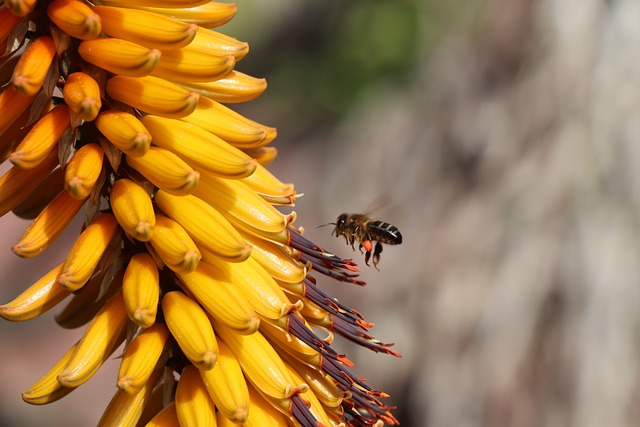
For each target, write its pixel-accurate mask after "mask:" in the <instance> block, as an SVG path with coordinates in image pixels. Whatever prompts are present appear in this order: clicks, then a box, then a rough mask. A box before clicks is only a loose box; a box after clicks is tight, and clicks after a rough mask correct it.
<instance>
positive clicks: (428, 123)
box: [0, 0, 640, 427]
mask: <svg viewBox="0 0 640 427" xmlns="http://www.w3.org/2000/svg"><path fill="white" fill-rule="evenodd" d="M239 9H240V10H239V13H238V15H237V17H236V18H235V19H234V21H232V23H230V24H228V25H227V26H226V28H228V29H224V30H223V31H225V32H227V33H229V34H231V35H234V36H236V37H237V38H239V39H241V40H246V41H248V42H249V44H250V46H251V52H250V53H249V55H248V56H247V58H246V59H244V60H243V61H242V62H241V63H240V64H239V66H238V69H240V70H241V71H244V72H247V73H249V74H252V75H255V76H258V77H266V78H267V79H268V81H269V89H268V90H267V92H266V93H265V94H264V95H263V96H262V97H261V98H259V99H258V100H256V101H252V102H251V103H249V104H247V105H238V106H237V108H238V110H240V111H242V112H243V113H245V114H247V115H248V116H250V117H252V118H254V119H255V120H257V121H260V122H264V123H267V124H271V125H275V126H277V127H278V129H279V137H278V139H277V140H276V142H275V146H276V147H278V149H279V150H280V155H279V157H278V159H277V160H276V161H275V162H274V164H273V165H272V167H271V169H272V170H274V171H275V173H276V175H277V176H279V177H280V178H282V179H283V180H285V181H291V182H294V183H295V184H296V187H297V189H298V191H299V192H302V193H304V194H305V195H304V197H302V198H300V199H299V200H298V203H297V205H296V207H295V210H296V211H297V213H298V216H299V219H298V222H297V225H299V226H304V227H305V229H306V234H307V235H308V236H309V237H310V238H312V239H313V240H314V241H316V242H317V243H319V244H320V245H322V246H324V247H326V248H327V249H330V250H332V251H334V252H336V253H337V254H338V255H340V256H343V257H354V258H355V259H356V260H357V261H359V263H360V265H361V270H362V275H361V277H362V279H363V280H365V281H367V283H368V284H367V286H366V287H364V288H360V287H357V286H353V285H347V284H337V285H336V284H334V283H332V282H331V281H330V280H328V279H327V280H324V279H321V281H320V283H321V284H322V286H324V287H325V288H326V289H328V290H329V291H330V292H331V293H332V294H334V295H336V296H337V297H338V298H340V300H341V301H343V302H346V303H347V304H349V305H351V306H353V307H354V308H356V309H358V310H359V311H361V312H362V313H363V314H364V315H365V317H366V318H367V320H369V321H372V322H374V323H375V324H376V326H375V327H374V329H373V332H374V335H376V337H377V338H379V339H381V340H382V341H384V342H395V343H396V346H395V347H394V348H395V349H396V350H398V351H400V352H401V353H402V354H403V358H402V359H395V358H393V357H391V356H388V355H379V354H378V355H376V354H374V353H372V352H370V351H368V350H361V349H358V348H354V347H352V346H350V345H348V344H346V343H345V342H344V340H342V339H340V338H337V339H336V344H335V345H336V346H337V348H338V349H339V350H340V351H344V352H347V353H348V354H349V355H350V357H351V359H352V360H353V361H354V362H355V363H356V368H355V372H356V373H357V374H359V375H362V376H366V377H367V379H368V381H369V383H370V384H371V385H372V386H373V387H374V388H377V389H382V390H385V391H387V392H388V393H390V394H391V398H390V399H387V400H388V401H389V403H390V404H393V405H396V406H398V410H397V412H396V415H397V416H398V418H399V419H400V421H401V422H402V425H403V426H405V427H423V426H424V427H476V426H478V427H479V426H486V427H489V426H491V427H534V426H536V427H537V426H545V427H546V426H549V427H555V426H563V427H564V426H571V427H573V426H575V427H590V426H616V427H625V426H637V425H640V411H639V410H638V408H639V407H640V406H638V402H640V382H639V381H638V379H639V378H640V372H638V370H639V368H640V345H639V344H638V342H636V340H637V339H638V338H639V335H640V307H639V304H640V239H639V232H640V221H639V220H638V211H639V208H640V200H639V196H640V172H639V171H640V78H639V77H638V76H639V75H640V3H639V2H637V1H634V0H608V1H606V0H538V1H534V0H510V1H509V0H484V1H480V0H475V1H474V0H448V1H436V0H396V1H393V2H390V1H365V0H353V1H350V2H339V1H335V0H334V1H319V0H305V1H293V0H271V1H266V0H260V1H258V0H252V1H246V2H241V3H240V4H239ZM381 201H382V202H383V203H381ZM376 205H382V206H376ZM372 208H377V209H375V210H374V213H373V216H375V217H376V218H378V219H382V220H385V221H388V222H390V223H392V224H394V225H396V226H397V227H398V228H399V229H400V231H401V232H402V233H403V235H404V243H403V244H402V245H401V246H386V247H385V250H384V252H383V254H382V259H381V263H380V268H381V271H380V272H377V271H376V270H374V269H372V268H367V267H366V266H364V263H363V262H362V261H363V258H362V255H360V254H359V253H358V252H355V253H353V252H352V251H351V248H349V247H348V246H346V245H345V244H344V241H343V240H336V239H335V238H333V237H331V236H330V228H329V227H327V228H320V229H316V228H315V227H316V226H317V225H320V224H323V223H326V222H329V221H334V220H335V218H336V217H337V215H339V214H340V213H342V212H367V211H368V210H370V209H372ZM0 224H1V227H2V239H3V240H6V242H5V245H4V246H3V247H4V248H5V249H3V250H1V251H0V257H1V258H0V263H1V266H2V268H1V269H0V280H1V282H2V286H1V287H0V299H1V300H2V301H3V302H4V301H8V300H9V299H11V298H13V297H14V296H15V295H17V293H18V292H19V290H20V289H23V288H24V287H25V286H26V285H27V284H29V283H31V281H33V280H35V279H36V278H38V277H39V276H40V275H42V272H43V271H48V270H46V268H47V267H48V268H51V267H52V266H53V265H55V263H56V262H58V259H57V258H56V257H55V256H53V255H55V253H54V252H52V254H53V255H52V257H53V258H51V259H50V260H47V259H43V260H41V261H34V260H27V261H24V260H17V259H16V257H15V256H13V255H12V254H11V253H10V250H9V248H10V246H11V244H13V243H14V242H15V241H17V239H18V238H19V236H20V234H21V233H22V230H23V229H24V228H25V227H26V223H24V222H18V221H17V220H14V219H12V218H8V217H7V218H3V219H2V222H1V223H0ZM74 235H75V232H74V233H69V234H68V236H69V237H71V236H74ZM61 247H62V246H61ZM61 250H62V249H61ZM49 251H54V250H53V249H50V250H49ZM49 251H48V252H49ZM54 258H56V259H54ZM38 262H40V263H41V265H40V267H39V268H35V267H34V266H35V265H36V264H37V263H38ZM45 264H46V265H45ZM52 311H54V312H55V311H56V310H52ZM52 316H53V315H52V314H51V315H47V316H43V319H36V320H33V321H30V322H28V323H26V324H24V325H22V324H19V325H15V324H8V323H6V322H0V334H2V335H1V336H2V343H3V362H4V363H2V364H1V365H0V376H1V377H2V379H3V380H2V382H1V385H0V412H1V415H0V424H2V425H21V426H24V425H42V424H43V423H44V424H46V425H50V426H62V425H72V424H73V425H92V424H95V422H96V420H97V419H98V418H99V412H100V410H101V409H102V408H103V407H104V406H106V404H107V402H108V401H109V399H110V397H111V394H112V391H113V390H114V388H111V387H105V386H104V384H105V383H106V384H107V385H108V384H114V383H115V371H116V370H117V366H116V364H115V363H111V364H109V366H107V367H105V368H103V370H102V371H101V372H100V373H99V374H98V377H97V378H94V379H92V380H91V381H90V382H89V383H88V384H86V385H84V386H83V387H82V388H81V390H82V391H76V392H74V393H72V394H71V395H69V396H68V397H66V398H65V399H63V400H62V401H60V402H58V403H55V404H53V405H51V406H48V407H43V408H34V407H29V406H28V405H26V404H23V403H22V402H21V400H20V391H22V390H24V389H25V388H26V387H28V386H29V385H30V384H31V383H33V382H34V381H35V380H36V379H37V378H39V375H40V374H41V373H43V372H45V371H46V370H47V369H48V368H49V367H50V366H51V364H52V363H53V362H54V361H55V360H57V358H58V357H59V355H60V354H62V353H63V352H64V351H65V350H66V349H67V348H68V347H69V346H70V345H71V344H73V343H74V342H75V340H76V339H77V338H78V336H79V335H80V334H81V331H71V332H70V331H61V330H60V329H59V328H57V327H56V325H55V323H54V322H53V320H52ZM61 414H62V415H61ZM62 416H64V418H62ZM43 420H45V421H43Z"/></svg>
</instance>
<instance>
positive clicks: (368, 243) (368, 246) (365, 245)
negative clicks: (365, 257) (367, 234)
mask: <svg viewBox="0 0 640 427" xmlns="http://www.w3.org/2000/svg"><path fill="white" fill-rule="evenodd" d="M362 248H364V250H365V251H367V252H371V250H372V249H373V245H372V244H371V240H369V239H368V238H367V240H365V241H363V242H362V243H360V247H359V248H358V249H360V253H362Z"/></svg>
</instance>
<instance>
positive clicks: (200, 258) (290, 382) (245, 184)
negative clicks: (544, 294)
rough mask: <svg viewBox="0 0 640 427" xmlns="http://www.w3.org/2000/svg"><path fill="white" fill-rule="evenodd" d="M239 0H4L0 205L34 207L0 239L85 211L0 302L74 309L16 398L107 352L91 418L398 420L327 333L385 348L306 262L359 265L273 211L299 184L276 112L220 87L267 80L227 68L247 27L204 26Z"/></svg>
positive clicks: (32, 248)
mask: <svg viewBox="0 0 640 427" xmlns="http://www.w3.org/2000/svg"><path fill="white" fill-rule="evenodd" d="M235 12H236V7H235V5H233V4H223V3H216V2H211V1H208V0H133V1H124V0H99V1H97V2H95V1H94V2H85V1H83V0H53V1H47V2H38V1H37V0H28V1H27V0H12V1H10V2H4V4H0V22H2V23H4V24H6V25H0V43H1V44H2V45H3V46H6V47H7V53H6V54H5V55H4V56H2V57H1V58H0V68H2V70H4V71H11V72H5V73H2V75H0V162H10V163H11V164H10V165H8V166H11V167H9V168H6V169H5V170H7V172H6V173H4V175H2V176H0V216H2V215H4V214H6V213H8V212H9V211H12V212H13V213H14V214H16V215H18V216H20V217H21V218H25V219H31V220H33V222H32V223H31V224H30V225H29V226H28V227H26V229H25V231H24V234H23V235H22V237H21V238H20V240H19V241H18V242H16V243H15V245H14V246H13V247H12V250H13V252H14V253H15V254H16V255H18V256H20V257H24V258H30V257H35V256H38V255H39V254H41V253H42V252H44V251H45V250H47V248H48V247H49V246H50V245H51V244H52V243H53V242H54V241H55V240H56V239H57V238H58V236H60V234H61V233H62V232H63V231H64V229H65V228H67V227H68V226H69V224H70V223H71V221H72V219H73V218H74V217H75V216H76V215H83V217H84V218H85V224H84V226H83V227H82V229H81V230H77V231H78V236H77V239H76V241H75V242H74V243H73V244H71V245H69V248H68V252H67V253H66V254H64V253H63V255H62V256H61V257H60V259H59V260H58V263H59V265H58V266H57V267H55V268H53V269H52V270H50V271H49V272H47V273H44V274H43V275H42V278H41V279H39V280H37V281H36V282H35V283H33V284H32V285H30V286H25V290H24V292H22V293H21V294H20V295H17V296H16V298H15V299H14V300H13V301H10V302H7V303H5V304H3V305H0V316H1V317H3V318H5V319H6V320H9V321H12V322H17V321H26V320H29V319H32V318H34V317H37V316H39V315H40V314H41V313H44V312H46V311H47V310H50V309H52V308H55V307H56V306H57V305H59V304H61V303H62V302H63V301H64V300H67V299H68V301H67V302H66V303H65V305H64V307H63V308H62V309H61V310H60V311H59V313H58V314H57V316H56V317H55V319H56V322H57V323H58V324H59V325H60V326H62V327H63V328H78V327H84V334H83V335H82V338H81V339H80V340H79V341H78V342H77V343H76V344H75V345H74V346H73V347H72V348H71V349H69V350H68V351H67V352H66V353H65V354H62V355H58V359H57V362H56V361H55V360H52V363H54V364H53V367H52V368H51V370H49V371H48V372H46V373H42V374H43V375H35V376H36V378H34V380H37V381H36V382H35V383H34V384H33V385H31V386H30V387H25V388H26V390H25V392H24V393H23V396H22V397H23V400H24V401H25V402H27V403H30V404H35V405H42V404H46V403H50V402H53V401H56V400H58V399H60V398H62V397H64V396H65V395H67V394H68V393H69V392H71V391H73V390H74V389H75V388H77V387H79V386H80V385H81V384H83V383H84V382H86V381H87V380H89V379H90V378H91V377H92V376H93V375H94V374H95V373H96V371H97V370H98V369H100V367H101V366H102V364H103V363H107V361H109V360H111V361H116V360H117V361H118V363H119V364H120V369H119V373H118V378H114V381H113V390H114V396H113V399H112V401H111V403H110V404H109V405H108V407H107V408H105V411H104V413H103V415H102V418H101V419H100V425H145V424H147V423H148V424H147V425H177V424H179V425H182V426H186V425H191V424H196V423H198V424H200V423H207V425H216V424H217V425H239V424H243V425H246V426H287V425H296V426H297V425H301V426H304V427H311V426H325V427H335V426H351V427H366V426H377V427H380V426H381V425H383V424H384V423H387V424H392V425H393V424H397V420H396V419H395V418H394V416H393V415H392V413H391V410H392V409H393V408H391V407H389V406H385V405H384V404H383V403H382V401H381V399H382V398H384V397H387V395H386V394H385V393H384V392H382V391H378V390H375V389H373V388H371V387H370V386H368V385H367V384H366V383H365V382H364V380H363V379H362V378H360V377H358V376H356V375H355V374H354V373H352V370H353V368H354V366H353V363H352V362H351V361H350V360H349V359H348V358H347V357H346V356H345V355H343V354H339V353H337V352H336V351H335V350H334V349H333V348H332V347H331V345H330V343H331V342H332V340H333V337H334V334H338V335H341V336H343V337H345V338H347V339H349V340H351V341H353V342H355V343H357V344H359V345H362V346H364V347H367V348H369V349H371V350H373V351H375V352H382V353H387V354H390V355H393V356H399V354H398V353H396V352H395V351H393V350H391V348H390V347H391V344H385V343H383V342H380V341H378V340H376V339H375V338H373V337H372V336H371V335H370V334H369V329H370V328H371V327H372V324H371V323H370V322H367V321H365V320H364V318H363V316H362V315H361V314H360V313H359V312H357V311H356V310H353V309H351V308H349V307H347V306H346V305H344V304H342V303H340V302H339V301H338V300H337V299H335V298H333V297H331V296H330V295H328V294H327V293H326V292H325V291H323V290H322V287H321V286H320V283H319V281H317V279H318V278H319V277H318V276H320V275H324V276H326V277H328V278H330V279H335V280H338V281H342V282H348V283H353V284H357V285H364V282H362V281H360V280H358V269H357V266H356V264H355V263H354V262H353V261H351V260H344V259H341V258H338V257H336V256H334V255H332V254H331V253H329V252H327V251H326V250H324V249H322V248H321V247H319V246H318V245H316V244H314V243H313V242H311V241H309V240H307V239H306V238H305V237H304V236H303V235H302V229H299V228H296V227H294V226H293V225H292V224H293V223H294V222H295V221H296V214H295V212H288V213H282V212H281V211H280V210H279V209H287V207H290V206H293V205H294V202H295V201H296V197H297V196H296V192H295V189H294V186H293V185H292V184H288V183H283V182H281V181H280V180H278V178H276V177H275V176H274V175H273V174H272V173H271V172H269V171H268V170H267V168H266V167H267V166H268V165H269V163H270V162H271V161H272V160H273V158H274V157H275V156H276V154H277V151H276V149H275V148H273V147H270V146H268V145H269V144H270V143H271V142H272V141H273V139H274V138H275V136H276V130H275V129H274V128H272V127H269V126H266V125H263V124H260V123H258V122H256V121H253V120H251V119H249V118H246V117H243V116H242V115H240V114H239V113H237V112H235V111H234V110H233V109H231V108H229V107H228V106H227V105H225V104H233V103H236V102H243V101H247V100H250V99H253V98H255V97H257V96H259V95H260V94H261V93H262V92H263V91H264V89H265V88H266V82H265V80H264V79H259V78H255V77H252V76H249V75H246V74H243V73H241V72H240V71H237V70H235V68H236V66H237V63H238V62H239V61H241V60H242V58H243V57H244V56H245V55H246V54H247V53H248V45H247V43H244V42H241V41H238V40H236V39H233V38H231V37H229V36H226V35H224V34H222V33H219V32H217V31H214V30H212V29H211V27H216V26H219V25H222V24H224V23H226V22H228V21H229V20H230V19H231V18H233V16H234V15H235ZM20 28H28V29H29V31H18V30H16V31H14V29H20ZM12 49H13V50H12ZM276 206H278V207H279V208H278V209H276ZM281 206H284V208H281ZM81 211H82V212H81ZM311 271H313V272H314V273H317V274H314V276H312V275H311V274H310V272H311ZM319 333H321V334H322V337H321V336H319V335H318V334H319ZM122 343H125V345H124V348H123V349H121V350H120V351H118V348H119V347H120V346H121V345H122ZM114 354H122V355H123V357H122V358H119V359H118V358H114V357H113V356H112V355H114ZM176 382H177V384H176Z"/></svg>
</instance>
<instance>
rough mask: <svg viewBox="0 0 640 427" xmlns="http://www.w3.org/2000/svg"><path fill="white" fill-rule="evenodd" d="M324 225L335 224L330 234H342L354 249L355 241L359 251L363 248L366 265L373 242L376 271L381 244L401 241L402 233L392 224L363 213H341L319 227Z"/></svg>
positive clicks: (395, 243)
mask: <svg viewBox="0 0 640 427" xmlns="http://www.w3.org/2000/svg"><path fill="white" fill-rule="evenodd" d="M325 225H335V228H334V229H333V231H332V232H331V235H333V234H335V235H336V237H340V236H344V239H345V240H346V241H347V244H349V245H351V248H353V250H354V251H355V250H356V249H355V247H354V243H355V242H356V241H357V242H358V249H359V250H360V253H362V249H364V250H365V256H364V263H365V264H366V265H369V259H370V258H371V251H372V249H373V242H375V243H376V245H375V250H373V266H374V267H375V268H376V270H378V271H380V269H379V268H378V263H379V262H380V254H381V253H382V244H383V243H385V244H387V245H399V244H401V243H402V234H400V231H399V230H398V229H397V228H396V227H395V226H394V225H391V224H389V223H388V222H383V221H378V220H374V219H371V218H369V217H368V216H367V215H364V214H346V213H343V214H342V215H340V216H339V217H338V219H337V220H336V222H329V223H327V224H323V225H321V226H319V227H324V226H325Z"/></svg>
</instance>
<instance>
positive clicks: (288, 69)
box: [225, 0, 446, 122]
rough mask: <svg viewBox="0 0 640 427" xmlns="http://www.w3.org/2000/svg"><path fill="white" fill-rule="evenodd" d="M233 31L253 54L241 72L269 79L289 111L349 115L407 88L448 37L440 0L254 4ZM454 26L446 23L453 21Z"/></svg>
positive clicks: (242, 9)
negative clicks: (365, 99) (364, 101)
mask: <svg viewBox="0 0 640 427" xmlns="http://www.w3.org/2000/svg"><path fill="white" fill-rule="evenodd" d="M238 6H239V12H238V14H237V16H236V17H235V18H234V20H233V21H232V22H231V23H230V24H228V25H227V26H226V27H225V31H226V32H228V33H229V34H232V35H234V36H235V37H237V38H239V39H241V40H246V41H248V42H249V44H250V46H251V52H250V54H249V55H248V56H247V58H246V59H244V60H243V61H242V62H241V63H240V64H238V66H237V68H238V69H240V70H242V71H244V72H247V73H249V74H253V75H256V76H258V77H267V80H268V83H269V98H270V101H269V103H270V105H271V106H273V105H274V96H275V97H276V98H278V99H277V104H278V105H279V107H278V108H280V109H281V110H282V113H283V114H291V113H295V114H297V115H298V116H302V117H303V120H311V121H314V122H315V121H325V120H335V119H337V118H339V117H341V116H342V115H343V114H344V113H345V112H346V111H348V110H349V109H350V107H351V106H352V105H353V104H354V102H355V101H357V100H358V99H359V97H360V96H362V94H363V93H365V92H367V91H368V90H370V89H371V88H375V87H376V86H378V85H385V86H388V85H404V84H406V83H407V81H408V80H409V79H410V78H411V76H412V75H413V71H414V69H415V66H416V64H417V63H418V61H419V59H420V58H422V57H423V54H424V53H425V51H428V50H429V49H430V47H431V46H433V45H434V43H435V41H436V40H438V39H439V38H440V35H441V34H442V33H443V30H444V28H443V26H442V25H437V24H436V25H432V24H435V23H442V22H443V20H442V19H441V18H442V14H443V11H444V10H445V9H446V7H443V6H442V5H441V4H440V2H437V1H435V0H427V1H425V0H395V1H383V0H376V1H371V0H354V1H349V2H342V1H314V0H307V1H303V2H288V1H286V0H272V1H271V2H255V1H247V2H243V3H242V4H238ZM445 21H446V20H445Z"/></svg>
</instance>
